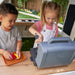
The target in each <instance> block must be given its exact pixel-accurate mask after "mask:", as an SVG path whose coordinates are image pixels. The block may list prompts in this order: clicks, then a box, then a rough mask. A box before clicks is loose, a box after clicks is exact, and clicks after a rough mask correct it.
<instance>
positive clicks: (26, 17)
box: [18, 13, 38, 19]
mask: <svg viewBox="0 0 75 75" xmlns="http://www.w3.org/2000/svg"><path fill="white" fill-rule="evenodd" d="M18 18H25V19H38V18H35V17H31V16H28V15H23V14H21V13H19V14H18Z"/></svg>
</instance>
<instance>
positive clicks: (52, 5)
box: [40, 1, 61, 27]
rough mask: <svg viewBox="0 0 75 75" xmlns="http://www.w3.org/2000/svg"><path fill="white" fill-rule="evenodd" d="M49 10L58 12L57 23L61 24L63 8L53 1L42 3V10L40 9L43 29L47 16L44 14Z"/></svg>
mask: <svg viewBox="0 0 75 75" xmlns="http://www.w3.org/2000/svg"><path fill="white" fill-rule="evenodd" d="M47 8H49V9H50V10H55V11H57V21H56V23H58V22H59V19H60V15H61V6H60V5H58V4H57V3H56V2H52V1H44V2H43V3H42V6H41V9H40V15H41V16H40V17H41V21H42V27H43V26H44V24H45V16H44V13H45V11H46V9H47Z"/></svg>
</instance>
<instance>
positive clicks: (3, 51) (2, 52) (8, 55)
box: [0, 49, 12, 60]
mask: <svg viewBox="0 0 75 75" xmlns="http://www.w3.org/2000/svg"><path fill="white" fill-rule="evenodd" d="M0 54H2V55H3V56H4V57H5V58H6V59H7V60H12V56H11V54H10V52H9V51H6V50H4V49H0Z"/></svg>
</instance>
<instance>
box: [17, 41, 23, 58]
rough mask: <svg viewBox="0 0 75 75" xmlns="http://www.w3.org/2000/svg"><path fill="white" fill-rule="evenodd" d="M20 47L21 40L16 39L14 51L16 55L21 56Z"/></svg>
mask: <svg viewBox="0 0 75 75" xmlns="http://www.w3.org/2000/svg"><path fill="white" fill-rule="evenodd" d="M21 47H22V41H17V50H16V53H17V55H18V57H19V58H20V57H21Z"/></svg>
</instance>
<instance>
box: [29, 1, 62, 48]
mask: <svg viewBox="0 0 75 75" xmlns="http://www.w3.org/2000/svg"><path fill="white" fill-rule="evenodd" d="M40 14H41V19H40V21H38V22H36V23H35V24H33V25H32V26H31V27H30V28H29V31H30V32H31V33H32V34H33V35H35V34H37V35H38V36H39V38H38V39H36V40H35V44H34V48H36V47H37V44H39V42H42V41H46V42H47V41H48V40H49V39H50V38H52V37H57V36H58V27H57V23H58V22H59V19H60V14H61V6H60V5H58V4H57V3H55V2H52V1H44V2H43V3H42V6H41V10H40Z"/></svg>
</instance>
